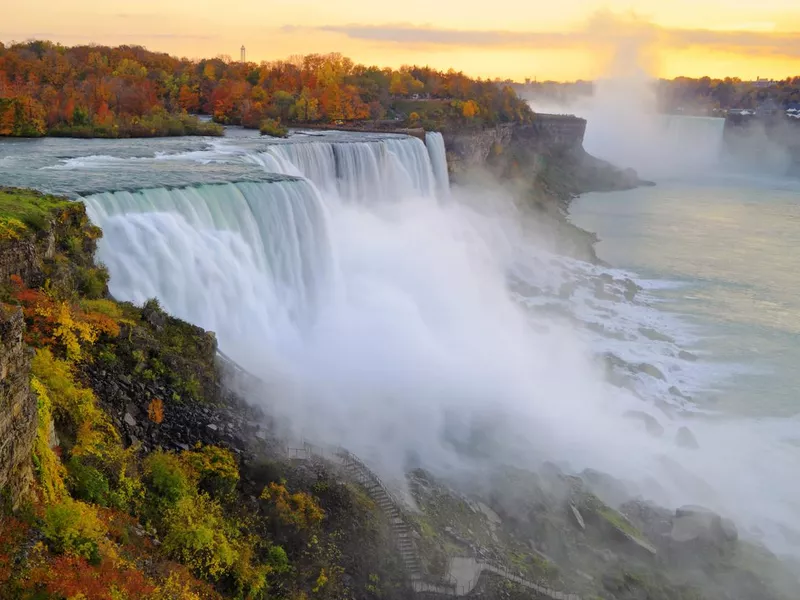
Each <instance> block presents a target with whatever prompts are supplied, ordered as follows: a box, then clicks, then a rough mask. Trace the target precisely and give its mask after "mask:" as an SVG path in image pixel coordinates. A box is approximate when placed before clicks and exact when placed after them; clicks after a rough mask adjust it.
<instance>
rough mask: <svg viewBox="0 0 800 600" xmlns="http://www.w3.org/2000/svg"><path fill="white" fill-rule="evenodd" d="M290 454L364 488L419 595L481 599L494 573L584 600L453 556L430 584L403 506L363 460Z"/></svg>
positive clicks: (336, 454)
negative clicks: (320, 463)
mask: <svg viewBox="0 0 800 600" xmlns="http://www.w3.org/2000/svg"><path fill="white" fill-rule="evenodd" d="M289 454H290V456H292V457H294V458H303V459H309V458H312V457H317V458H322V459H325V460H328V461H331V462H333V463H335V464H337V465H339V466H340V467H341V468H342V469H343V470H344V472H345V473H346V474H347V476H348V477H349V478H351V479H352V480H354V481H355V482H356V483H358V484H360V485H361V486H362V487H363V488H364V490H365V491H366V492H367V494H368V495H369V497H370V498H371V499H372V500H373V502H375V504H377V505H378V507H379V508H380V509H381V510H382V511H383V512H384V514H385V515H386V516H387V518H388V519H389V523H390V525H391V528H392V534H393V536H394V539H395V543H396V544H397V549H398V551H399V552H400V557H401V558H402V560H403V564H404V565H405V568H406V570H407V572H408V573H409V575H410V578H411V587H412V589H413V590H414V592H416V594H417V595H419V596H422V597H426V598H438V597H442V596H447V597H461V596H467V595H472V596H473V597H474V598H476V599H480V598H482V597H483V594H481V593H475V594H472V592H473V590H475V588H476V587H477V585H478V583H479V581H480V578H481V577H482V576H484V575H485V574H489V573H491V574H494V575H498V576H500V577H502V578H504V579H506V580H508V581H513V582H514V583H517V584H519V585H521V586H522V587H525V588H527V589H529V590H531V591H533V592H535V593H536V594H537V595H539V596H540V597H544V598H551V599H552V600H581V598H580V596H578V595H576V594H568V593H565V592H559V591H557V590H553V589H550V588H548V587H546V586H543V585H540V584H538V583H534V582H533V581H529V580H527V579H525V578H523V577H521V576H520V575H517V574H516V573H514V572H513V571H511V570H509V569H508V568H506V567H504V566H502V565H497V564H493V563H490V562H486V561H482V560H476V559H474V558H472V557H454V558H452V559H450V564H449V566H448V572H447V577H446V579H447V581H431V580H430V579H428V578H426V577H425V574H424V571H423V567H422V561H421V560H420V557H419V554H418V553H417V549H416V546H414V542H413V539H412V536H413V530H412V528H411V526H410V525H409V524H408V522H407V521H406V519H405V518H404V517H403V514H402V512H401V511H400V508H399V506H401V504H400V503H399V502H398V501H397V500H396V499H395V498H394V496H393V495H392V493H391V492H390V491H389V490H388V489H386V486H385V485H384V484H383V482H382V481H381V480H380V478H379V477H378V476H377V475H376V474H375V473H374V472H373V471H372V470H371V469H370V468H369V467H368V466H367V465H366V464H364V462H363V461H362V460H361V459H360V458H358V457H357V456H355V455H354V454H353V453H351V452H349V451H348V450H345V449H344V448H338V449H336V450H333V451H325V450H324V449H322V448H318V447H316V446H313V445H311V444H308V443H304V444H303V445H302V448H290V449H289Z"/></svg>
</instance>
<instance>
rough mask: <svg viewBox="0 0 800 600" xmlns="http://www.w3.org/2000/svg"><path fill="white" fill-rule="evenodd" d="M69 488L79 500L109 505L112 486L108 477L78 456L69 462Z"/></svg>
mask: <svg viewBox="0 0 800 600" xmlns="http://www.w3.org/2000/svg"><path fill="white" fill-rule="evenodd" d="M67 473H68V474H69V488H70V491H71V492H72V495H73V496H75V497H76V498H78V499H79V500H84V501H86V502H91V503H93V504H100V505H101V506H108V496H109V492H110V487H109V485H108V478H106V476H105V475H103V473H102V472H100V471H99V470H98V469H96V468H94V467H93V466H91V465H86V464H83V463H82V462H81V461H80V460H79V459H78V458H77V457H72V459H70V461H69V463H68V464H67Z"/></svg>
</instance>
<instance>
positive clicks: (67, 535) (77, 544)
mask: <svg viewBox="0 0 800 600" xmlns="http://www.w3.org/2000/svg"><path fill="white" fill-rule="evenodd" d="M42 533H43V534H44V537H45V539H46V540H47V543H48V545H49V546H50V548H51V549H52V550H53V551H54V552H58V553H63V554H69V555H72V556H80V557H83V558H85V559H87V560H90V561H98V560H99V558H100V554H99V552H100V550H99V546H98V544H99V542H100V540H102V539H103V537H105V535H106V533H107V529H106V526H105V525H104V524H103V522H102V521H101V520H100V518H99V517H98V516H97V513H96V512H95V510H94V509H93V508H92V507H91V506H89V505H88V504H84V503H83V502H80V501H78V500H72V499H71V498H69V497H66V498H64V500H62V501H61V502H60V503H59V504H53V505H51V506H49V507H47V509H46V510H45V513H44V524H43V526H42Z"/></svg>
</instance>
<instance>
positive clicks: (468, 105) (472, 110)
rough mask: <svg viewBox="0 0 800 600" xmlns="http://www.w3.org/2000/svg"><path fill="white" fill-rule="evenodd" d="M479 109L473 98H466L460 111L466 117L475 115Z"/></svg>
mask: <svg viewBox="0 0 800 600" xmlns="http://www.w3.org/2000/svg"><path fill="white" fill-rule="evenodd" d="M479 111H480V109H479V108H478V104H477V103H476V102H475V101H474V100H467V101H466V102H464V105H463V106H462V107H461V113H462V114H463V115H464V116H465V117H466V118H468V119H471V118H473V117H474V116H476V115H477V114H478V112H479Z"/></svg>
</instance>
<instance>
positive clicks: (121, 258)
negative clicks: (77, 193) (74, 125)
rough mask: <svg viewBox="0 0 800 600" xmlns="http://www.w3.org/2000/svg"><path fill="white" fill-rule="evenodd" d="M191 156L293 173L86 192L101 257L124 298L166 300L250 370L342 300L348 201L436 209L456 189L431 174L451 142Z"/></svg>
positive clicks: (281, 146) (400, 140)
mask: <svg viewBox="0 0 800 600" xmlns="http://www.w3.org/2000/svg"><path fill="white" fill-rule="evenodd" d="M439 141H441V136H439ZM429 152H430V153H431V155H430V156H429ZM186 157H187V158H188V159H190V160H196V161H198V162H202V163H209V162H213V161H217V160H222V161H224V160H239V161H242V162H246V163H251V164H254V165H258V166H259V167H261V168H262V169H263V170H264V171H266V172H268V173H272V174H278V175H285V176H286V177H283V178H280V177H278V178H276V179H275V180H271V181H263V182H252V181H249V182H241V183H227V184H207V185H195V186H191V187H171V188H165V187H154V188H146V189H141V190H138V191H114V192H104V193H99V194H93V195H89V196H86V197H85V198H84V201H85V203H86V205H87V210H88V212H89V215H90V217H91V218H92V220H93V221H94V222H96V223H98V224H99V225H100V226H101V227H102V228H103V230H104V231H105V236H104V238H103V240H102V241H101V243H100V258H101V259H102V260H103V262H105V263H106V264H107V265H108V267H109V269H110V271H111V273H112V274H113V276H112V280H111V284H110V287H111V292H112V293H113V294H114V295H115V296H116V297H118V298H123V299H126V300H131V301H134V302H138V303H141V302H143V301H144V300H146V299H147V298H151V297H157V298H159V300H160V301H161V302H162V304H163V305H164V307H165V308H166V309H167V310H168V311H169V312H171V313H173V314H176V315H178V316H180V317H182V318H185V319H187V320H189V321H191V322H193V323H197V324H199V325H201V326H203V327H205V328H207V329H210V330H213V331H215V332H217V335H218V337H219V339H220V342H221V345H222V347H223V349H224V350H225V351H226V352H228V353H229V354H230V355H232V356H234V357H236V358H237V359H238V360H240V361H241V362H242V363H243V364H246V365H247V366H249V367H251V368H253V369H258V368H259V367H260V366H262V363H263V360H264V358H265V357H261V356H259V357H257V358H256V364H254V363H253V360H254V355H253V354H252V350H253V349H254V348H255V349H258V350H259V351H263V340H264V339H265V338H268V337H271V338H273V339H281V340H284V341H285V342H287V343H288V340H293V341H294V342H296V343H301V342H300V340H299V338H298V336H301V335H302V332H303V331H304V330H306V329H308V328H309V327H311V326H312V324H313V323H314V322H315V318H316V316H317V314H318V312H319V310H320V309H321V307H325V306H329V305H330V304H331V303H332V302H333V301H334V298H335V297H336V295H337V294H338V293H340V292H341V289H340V288H339V287H338V283H337V282H338V280H339V278H340V276H341V274H340V273H339V272H338V270H337V268H338V267H337V250H336V247H335V244H333V243H332V240H331V236H332V235H334V234H333V232H332V229H333V227H332V225H331V223H330V220H331V215H330V211H331V210H335V211H336V214H337V215H338V216H339V217H340V218H341V216H342V215H343V214H350V213H348V212H347V211H342V209H341V208H337V207H341V206H342V203H344V205H350V206H353V207H355V206H359V205H365V204H366V205H375V206H380V205H382V204H383V203H384V202H385V201H390V203H391V202H396V201H399V200H401V199H405V200H410V201H413V200H414V199H417V200H420V201H424V202H428V203H431V202H432V203H434V204H435V203H436V197H437V195H439V194H441V191H442V190H444V189H446V188H447V187H448V186H449V183H448V181H447V171H446V165H445V169H444V171H442V170H441V169H440V170H439V171H437V173H436V174H434V169H433V167H432V165H434V164H438V165H442V164H444V160H445V159H444V145H443V144H442V143H439V144H436V143H434V144H432V145H428V146H427V147H426V145H425V144H423V143H422V142H421V141H420V140H418V139H416V138H411V137H405V136H402V137H401V136H385V137H381V138H379V139H369V140H366V141H351V140H344V141H335V142H327V141H314V140H312V141H308V140H305V141H299V142H295V143H291V142H290V143H274V144H269V145H268V146H267V147H266V149H264V148H263V147H262V148H261V149H256V150H247V149H245V150H241V151H236V152H231V151H229V150H227V149H225V150H224V151H221V149H220V148H215V149H213V150H211V151H207V152H192V153H191V154H187V155H186ZM159 158H160V160H170V161H175V160H177V159H178V158H180V155H178V156H174V155H173V156H161V157H159ZM103 160H108V159H107V158H104V157H97V158H96V159H92V160H89V161H86V160H84V161H82V162H81V163H79V164H80V165H83V164H86V163H87V162H88V163H90V164H92V165H93V166H99V165H100V164H101V163H102V161H103ZM135 160H138V159H135ZM113 162H114V164H119V163H120V161H118V160H116V159H114V161H113ZM285 347H286V346H284V348H285Z"/></svg>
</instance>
